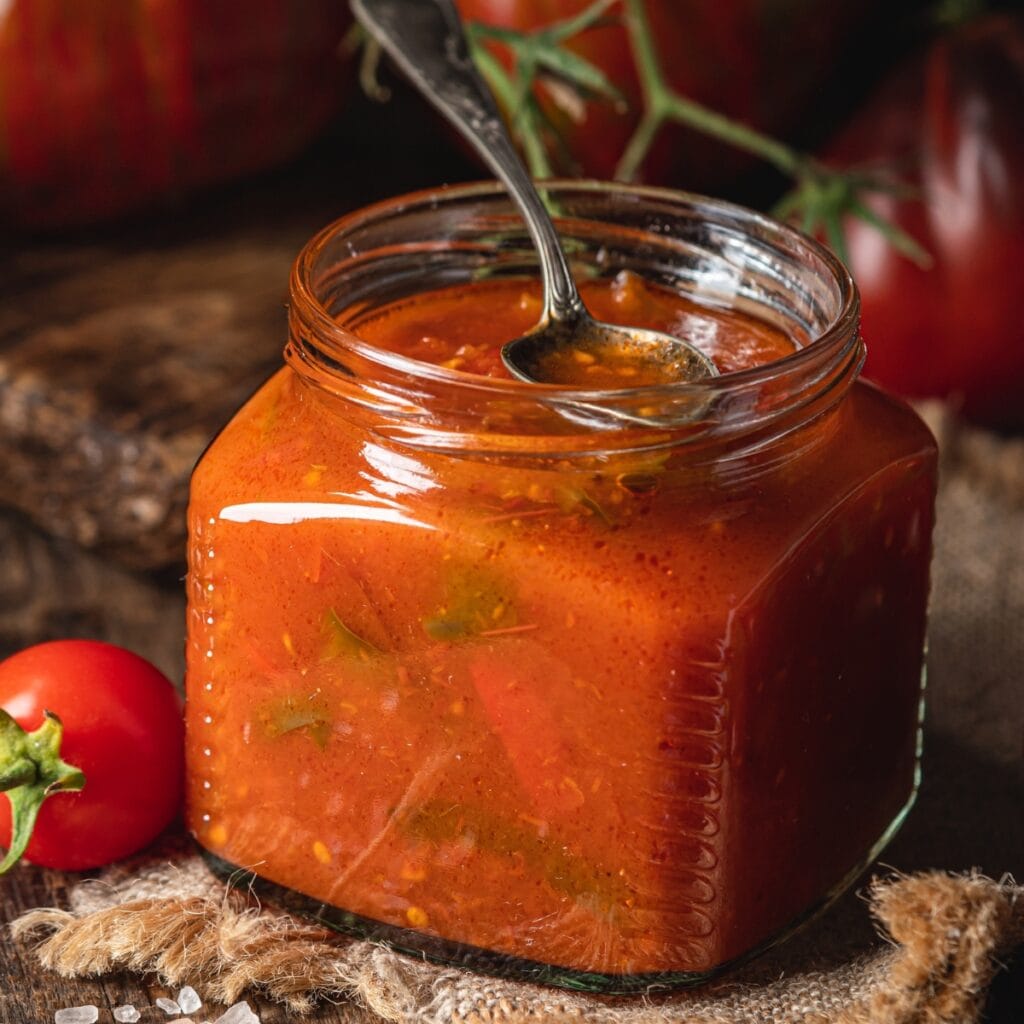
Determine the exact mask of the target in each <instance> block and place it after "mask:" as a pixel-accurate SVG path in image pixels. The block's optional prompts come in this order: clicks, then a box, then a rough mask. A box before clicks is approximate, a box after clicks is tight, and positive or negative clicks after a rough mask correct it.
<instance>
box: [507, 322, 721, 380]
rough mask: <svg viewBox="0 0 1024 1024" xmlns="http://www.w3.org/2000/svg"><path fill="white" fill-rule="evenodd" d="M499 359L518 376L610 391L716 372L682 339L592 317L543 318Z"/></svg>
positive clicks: (702, 356) (707, 360)
mask: <svg viewBox="0 0 1024 1024" xmlns="http://www.w3.org/2000/svg"><path fill="white" fill-rule="evenodd" d="M501 361H502V362H503V363H504V364H505V368H506V369H507V370H508V371H509V373H511V374H512V375H513V376H515V377H518V378H519V379H520V380H527V381H533V382H535V383H543V384H559V385H563V386H565V387H586V388H598V389H601V390H608V391H612V390H617V389H619V388H636V387H649V386H653V385H658V384H671V383H675V382H680V381H686V382H690V381H698V380H703V379H704V378H706V377H713V376H715V375H716V374H717V372H718V371H717V369H716V368H715V365H714V363H712V362H711V360H710V359H708V357H707V356H705V355H704V354H703V353H702V352H701V351H699V350H698V349H696V348H694V347H693V345H690V344H689V343H687V342H685V341H681V340H680V339H679V338H675V337H672V336H671V335H668V334H663V333H661V331H652V330H647V329H646V328H643V327H619V326H617V325H615V324H606V323H602V322H601V321H599V320H594V319H593V318H591V317H590V316H589V315H588V316H582V317H577V318H574V319H571V320H548V321H543V320H542V321H541V322H540V323H539V324H538V325H537V326H536V327H535V328H534V329H533V330H532V331H530V332H529V333H527V334H524V335H522V337H519V338H515V339H513V340H512V341H509V342H506V343H505V344H504V345H503V346H502V348H501Z"/></svg>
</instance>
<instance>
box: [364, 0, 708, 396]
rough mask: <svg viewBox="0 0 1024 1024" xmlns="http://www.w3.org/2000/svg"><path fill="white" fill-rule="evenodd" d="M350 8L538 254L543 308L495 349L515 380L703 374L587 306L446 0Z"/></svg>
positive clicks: (699, 364)
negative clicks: (464, 145)
mask: <svg viewBox="0 0 1024 1024" xmlns="http://www.w3.org/2000/svg"><path fill="white" fill-rule="evenodd" d="M352 10H353V12H354V13H355V15H356V17H357V18H358V19H359V20H360V22H362V24H363V26H364V27H365V28H366V29H367V31H368V32H370V34H371V35H372V36H373V37H374V38H375V39H377V40H378V42H380V44H381V46H382V47H383V48H384V49H385V50H386V51H387V53H388V54H389V55H390V56H391V57H392V58H393V59H394V61H395V62H396V63H397V64H398V66H399V67H400V68H401V69H402V71H403V72H404V73H405V74H406V75H407V76H408V77H409V78H410V79H411V80H412V82H413V84H414V85H415V86H416V87H417V88H418V89H419V90H420V92H422V93H423V95H424V96H426V97H427V99H429V100H430V101H431V102H432V103H433V104H434V106H436V107H437V108H438V110H440V111H441V113H442V114H444V115H445V117H447V118H448V120H449V121H451V122H452V124H454V125H455V127H456V128H458V129H459V130H460V131H461V132H462V134H463V135H464V136H465V137H466V138H467V139H468V140H469V141H470V142H471V143H472V144H473V146H474V147H475V149H476V150H477V152H478V153H479V154H480V155H481V156H482V157H483V159H484V161H485V162H486V163H487V165H488V166H489V167H490V168H491V170H493V171H494V173H495V174H496V175H497V177H498V178H499V179H501V181H502V183H503V184H504V185H505V187H506V188H507V189H508V191H509V194H510V195H511V197H512V199H513V201H514V202H515V203H516V205H517V206H518V207H519V210H520V211H521V213H522V215H523V217H524V219H525V220H526V226H527V228H528V229H529V232H530V236H531V238H532V239H533V243H534V245H535V246H536V248H537V254H538V256H539V258H540V270H541V279H542V281H543V285H544V309H543V312H542V314H541V318H540V322H539V323H538V324H537V326H536V327H534V328H533V330H531V331H530V332H529V333H528V334H524V335H523V336H522V337H521V338H516V339H515V340H513V341H510V342H507V343H506V344H505V345H504V346H503V347H502V350H501V358H502V360H503V361H504V363H505V366H506V367H507V368H508V370H509V372H510V373H512V374H513V375H514V376H516V377H519V378H520V379H521V380H527V381H533V382H539V383H544V384H564V385H579V383H580V381H581V380H583V381H586V386H587V387H601V388H623V387H639V386H644V385H653V384H669V383H679V382H689V381H698V380H703V379H704V378H705V377H713V376H716V375H717V373H718V370H717V369H716V368H715V364H714V363H713V362H712V361H711V360H710V359H709V358H708V357H707V356H706V355H704V353H703V352H701V351H700V350H699V349H697V348H695V347H694V346H693V345H691V344H690V343H689V342H686V341H682V340H681V339H679V338H673V337H672V336H671V335H668V334H662V333H661V332H660V331H651V330H647V329H645V328H640V327H617V326H614V325H612V324H605V323H600V322H598V321H597V320H595V319H594V318H593V317H592V316H591V315H590V313H588V312H587V308H586V306H584V305H583V300H582V299H581V298H580V295H579V291H578V290H577V288H576V283H575V281H574V280H573V277H572V274H571V272H570V270H569V263H568V260H567V259H566V257H565V252H564V250H563V249H562V245H561V243H560V242H559V240H558V233H557V232H556V231H555V226H554V224H553V223H552V221H551V218H550V217H549V216H548V212H547V210H546V209H545V208H544V203H543V202H542V200H541V198H540V196H539V195H538V194H537V190H536V189H535V188H534V186H533V182H532V181H531V179H530V176H529V174H528V173H527V171H526V168H525V167H524V166H523V164H522V162H521V161H520V159H519V156H518V154H517V153H516V150H515V147H514V146H513V145H512V141H511V140H510V139H509V137H508V133H507V132H506V131H505V126H504V124H503V123H502V120H501V117H500V115H499V114H498V108H497V105H496V104H495V102H494V98H493V96H492V95H491V92H490V90H489V89H488V88H487V85H486V84H485V83H484V81H483V79H482V78H481V77H480V74H479V73H478V72H477V70H476V68H475V66H474V65H473V61H472V59H471V58H470V56H469V48H468V46H467V44H466V37H465V34H464V33H463V30H462V23H461V21H460V19H459V15H458V12H457V11H456V9H455V5H454V3H452V0H352Z"/></svg>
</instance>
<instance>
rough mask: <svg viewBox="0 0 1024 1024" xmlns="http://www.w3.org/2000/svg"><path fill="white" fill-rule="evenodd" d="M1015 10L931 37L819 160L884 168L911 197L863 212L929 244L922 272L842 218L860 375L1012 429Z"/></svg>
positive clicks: (1023, 57) (1021, 141)
mask: <svg viewBox="0 0 1024 1024" xmlns="http://www.w3.org/2000/svg"><path fill="white" fill-rule="evenodd" d="M1022 110H1024V18H1021V17H1015V16H1009V15H1000V16H992V17H989V18H985V19H982V20H980V21H977V22H973V23H970V24H968V25H965V26H964V27H962V28H961V29H958V30H956V31H954V32H952V33H950V34H948V35H946V36H943V37H941V38H940V39H938V40H937V41H936V42H935V43H934V44H933V45H932V46H931V48H930V49H929V50H928V52H927V53H925V54H923V55H922V56H920V57H918V58H915V59H913V60H912V61H911V62H910V63H908V64H907V65H906V66H905V67H903V68H901V69H899V70H898V71H897V72H896V73H895V75H894V77H892V78H891V79H890V80H889V81H888V82H886V83H885V84H884V85H883V86H882V88H881V91H880V92H879V93H878V94H877V95H876V96H875V97H874V98H873V99H872V100H871V101H870V102H869V104H868V105H867V107H866V108H865V109H864V110H863V111H862V112H861V113H860V114H859V115H858V116H857V118H856V119H855V120H854V122H853V123H852V124H851V125H850V126H849V127H848V129H847V130H846V131H844V133H843V134H842V135H841V136H840V138H839V139H838V140H837V141H836V143H835V144H834V146H833V148H832V149H831V150H830V153H829V156H830V157H831V158H834V159H836V160H837V161H840V162H842V163H844V164H851V163H858V164H864V165H865V166H869V167H873V168H875V169H876V170H879V171H881V172H883V173H884V172H889V173H891V174H892V176H894V177H896V178H899V179H901V180H903V181H906V182H908V183H909V184H911V185H913V186H916V187H917V189H918V190H919V194H918V196H916V197H914V196H896V195H877V196H875V197H874V198H873V199H872V201H871V205H872V207H873V209H874V210H875V211H876V212H877V213H878V214H880V215H881V216H882V217H884V218H885V219H887V220H889V221H892V222H895V223H897V224H899V225H900V226H901V227H902V228H903V229H904V230H905V231H907V232H908V233H909V234H911V235H913V236H914V237H915V238H916V239H917V240H918V241H919V242H920V243H921V244H922V245H923V246H924V248H925V249H927V250H928V251H929V253H930V254H931V256H932V257H933V260H934V265H933V266H932V267H930V268H928V269H923V268H921V267H919V266H916V265H915V264H913V263H911V262H910V261H909V260H908V259H906V258H904V257H903V256H901V255H899V254H898V253H897V252H896V251H895V250H894V249H893V248H892V247H891V246H889V245H888V244H887V243H886V242H885V240H884V239H883V238H882V236H881V235H880V234H879V233H878V232H877V231H876V230H875V229H874V228H872V227H870V226H868V225H866V224H865V223H864V222H862V221H859V220H851V221H850V222H849V223H848V224H847V225H846V236H847V244H848V247H849V253H850V263H851V269H852V271H853V275H854V277H855V278H856V280H857V284H858V285H859V287H860V292H861V300H862V303H863V325H864V328H863V329H864V338H865V340H866V342H867V346H868V358H867V364H866V367H865V373H866V374H867V375H868V376H869V377H873V378H874V379H875V380H877V381H878V382H879V383H880V384H883V385H884V386H885V387H887V388H889V389H890V390H893V391H896V392H898V393H900V394H903V395H908V396H918V397H925V396H936V397H943V398H948V399H950V400H951V401H953V402H954V403H956V404H958V405H959V406H960V407H961V408H962V410H963V411H964V413H966V414H967V415H968V416H970V417H972V418H974V419H976V420H978V421H981V422H985V423H989V424H992V425H997V426H1018V427H1019V426H1021V425H1024V296H1022V293H1021V267H1022V266H1024V130H1022V126H1021V111H1022Z"/></svg>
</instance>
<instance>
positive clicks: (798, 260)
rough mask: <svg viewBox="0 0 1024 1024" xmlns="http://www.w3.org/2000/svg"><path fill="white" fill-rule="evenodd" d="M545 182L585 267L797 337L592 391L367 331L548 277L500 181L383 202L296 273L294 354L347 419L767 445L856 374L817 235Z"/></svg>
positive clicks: (724, 207)
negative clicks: (370, 337) (448, 361)
mask: <svg viewBox="0 0 1024 1024" xmlns="http://www.w3.org/2000/svg"><path fill="white" fill-rule="evenodd" d="M545 192H546V194H547V197H548V201H549V203H550V205H551V206H552V208H553V210H554V212H555V215H556V222H557V225H558V228H559V232H560V234H561V235H562V237H563V239H564V240H565V243H566V248H567V250H568V253H569V257H570V260H571V262H572V263H573V267H574V271H575V272H576V273H577V274H578V275H579V276H580V277H582V278H586V277H594V276H614V275H615V274H616V273H619V272H621V271H622V270H630V271H632V272H635V273H637V274H639V275H640V276H642V277H643V278H644V279H645V280H648V281H650V282H652V283H654V284H658V285H662V286H666V287H669V288H671V289H673V290H676V291H678V292H679V293H680V294H682V295H685V296H686V297H688V298H691V299H693V300H695V301H696V302H698V303H699V304H701V305H706V306H717V307H724V308H728V309H731V310H735V311H738V312H741V313H745V314H747V315H750V316H751V317H754V318H756V319H759V320H762V321H766V322H767V323H769V324H771V325H773V326H776V327H779V328H781V329H782V330H783V331H785V332H786V333H787V334H789V335H790V336H791V337H792V338H793V339H794V341H795V343H796V344H797V346H798V347H797V350H796V351H794V352H793V354H792V355H790V356H787V357H786V358H784V359H781V360H778V361H776V362H772V363H768V364H766V365H763V366H758V367H755V368H752V369H747V370H741V371H737V372H733V373H728V374H724V375H722V376H720V377H717V378H714V379H711V380H706V381H701V382H699V383H689V384H664V385H658V386H653V387H644V388H625V389H619V390H608V391H596V390H592V389H580V388H565V387H558V386H550V385H535V384H527V383H524V382H521V381H516V380H504V379H495V378H489V377H480V376H476V375H473V374H467V373H464V372H461V371H459V370H457V369H449V368H445V367H443V366H438V365H435V364H431V363H426V362H422V361H420V360H416V359H412V358H409V357H408V356H404V355H401V354H398V353H396V352H392V351H388V350H385V349H382V348H378V347H376V346H374V345H371V344H369V343H368V342H366V341H365V340H363V339H362V338H360V336H359V324H360V323H361V322H365V320H366V318H367V317H369V316H371V315H372V314H373V313H374V311H375V310H379V309H380V308H381V307H383V306H385V305H387V304H390V303H392V302H396V301H399V300H401V299H405V298H408V297H409V296H413V295H417V294H422V293H424V292H429V291H433V290H436V289H439V288H444V287H449V286H452V285H458V284H465V283H468V282H472V281H477V280H481V279H483V278H494V277H515V276H519V277H534V278H535V277H536V276H537V264H536V258H535V254H534V252H533V247H532V244H531V242H530V239H529V236H528V235H527V233H526V230H525V226H524V225H523V223H522V220H521V219H520V217H519V215H518V213H517V212H516V211H515V210H514V208H513V207H512V204H511V202H510V201H509V200H508V198H507V196H506V194H505V192H504V190H503V189H502V188H501V187H500V186H498V185H497V184H495V183H485V184H477V185H466V186H456V187H452V188H442V189H437V190H433V191H426V192H420V193H415V194H413V195H409V196H402V197H398V198H396V199H391V200H387V201H385V202H382V203H379V204H377V205H375V206H371V207H368V208H366V209H363V210H360V211H357V212H355V213H352V214H350V215H348V216H347V217H344V218H342V219H341V220H339V221H337V222H335V223H334V224H332V225H330V226H328V227H327V228H325V229H324V230H323V231H321V232H320V234H318V235H317V236H316V237H315V238H314V239H313V240H312V241H311V242H310V243H309V244H308V245H307V246H306V248H305V249H304V250H303V251H302V252H301V253H300V255H299V258H298V260H297V261H296V264H295V268H294V270H293V274H292V282H291V293H292V304H291V315H290V320H291V331H290V338H289V344H288V348H287V350H286V357H287V359H288V362H289V363H290V365H291V366H292V367H293V368H294V369H295V370H297V371H298V372H299V374H300V375H301V376H302V377H303V378H304V379H305V380H306V381H307V382H309V383H310V384H312V385H314V386H315V387H317V388H318V389H320V390H321V391H324V392H326V393H328V394H329V395H332V396H334V397H335V398H337V399H339V400H340V402H341V404H342V405H343V406H344V407H345V409H344V412H343V414H344V415H350V416H356V417H359V418H361V419H362V420H363V421H366V420H367V419H370V420H373V421H375V422H374V423H373V429H374V430H375V432H377V433H378V434H382V435H384V436H387V437H390V438H392V439H394V440H396V441H401V442H403V443H406V444H412V445H415V446H417V447H427V448H438V449H444V450H451V451H467V450H472V451H477V452H492V453H495V454H501V453H506V454H507V453H512V452H523V451H525V450H526V449H530V450H532V451H534V452H536V453H538V454H545V455H548V456H550V455H551V454H552V453H559V454H564V455H570V454H573V453H576V452H593V451H595V450H601V449H602V448H614V449H615V450H618V451H621V450H623V449H630V450H650V449H651V448H660V447H667V446H676V445H680V444H688V445H690V444H699V443H707V442H711V441H715V442H718V441H721V440H722V439H724V438H736V437H742V438H744V444H745V445H746V444H751V443H761V442H762V441H763V440H765V438H767V437H769V436H772V435H773V434H778V433H780V432H788V431H790V430H792V429H793V428H794V427H795V426H797V425H799V424H800V423H802V422H806V421H807V419H808V418H811V417H814V416H817V415H820V414H821V412H822V411H823V410H824V409H826V408H830V407H831V406H832V405H834V404H835V402H836V401H838V398H839V397H841V395H842V393H843V392H844V391H845V389H846V387H847V386H848V385H849V383H850V382H851V381H852V380H853V378H854V377H855V376H856V373H857V371H858V369H859V366H860V363H861V361H862V357H863V347H862V344H861V342H860V339H859V337H858V335H857V317H858V299H857V293H856V288H855V286H854V284H853V282H852V280H851V279H850V276H849V274H848V273H847V271H846V269H845V268H844V267H843V266H842V264H841V263H840V262H839V261H838V260H837V259H836V258H835V257H834V256H832V254H831V253H829V252H828V250H826V249H825V248H824V247H823V246H821V245H819V244H818V243H817V242H815V241H814V240H812V239H810V238H807V237H806V236H804V235H802V234H801V233H800V232H798V231H796V230H795V229H792V228H790V227H787V226H785V225H782V224H779V223H777V222H775V221H772V220H771V219H770V218H767V217H765V216H763V215H761V214H758V213H756V212H753V211H750V210H746V209H743V208H742V207H738V206H734V205H731V204H727V203H722V202H718V201H715V200H709V199H704V198H701V197H696V196H690V195H686V194H683V193H678V192H672V191H669V190H665V189H656V188H647V187H632V186H623V185H617V184H608V183H602V182H579V181H571V182H551V183H547V184H546V185H545ZM641 412H643V413H644V416H641V417H640V419H641V421H642V422H638V416H639V414H640V413H641ZM524 439H528V440H527V441H526V442H525V443H524Z"/></svg>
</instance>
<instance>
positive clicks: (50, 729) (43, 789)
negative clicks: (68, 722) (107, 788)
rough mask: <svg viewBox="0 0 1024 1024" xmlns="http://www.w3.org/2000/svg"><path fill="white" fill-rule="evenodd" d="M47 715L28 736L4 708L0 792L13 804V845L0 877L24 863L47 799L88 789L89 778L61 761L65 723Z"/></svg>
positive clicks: (0, 723)
mask: <svg viewBox="0 0 1024 1024" xmlns="http://www.w3.org/2000/svg"><path fill="white" fill-rule="evenodd" d="M43 714H44V717H43V724H42V725H41V726H39V728H38V729H36V730H34V731H33V732H26V731H25V730H24V729H23V728H22V727H21V726H20V725H19V724H18V723H17V722H16V721H15V720H14V719H13V718H12V717H11V716H10V715H9V714H8V713H7V712H6V711H4V710H3V709H2V708H0V791H2V792H6V793H7V798H8V800H10V802H11V841H10V845H9V846H8V849H7V854H6V856H5V857H4V858H3V860H2V861H0V875H2V874H4V873H5V872H7V871H9V870H10V869H11V868H12V867H13V866H14V865H15V864H16V863H17V862H18V861H19V860H20V859H21V856H22V854H23V853H24V852H25V848H26V847H27V846H28V843H29V840H30V839H31V838H32V830H33V829H34V828H35V824H36V818H37V816H38V815H39V808H40V807H42V805H43V802H44V801H45V800H46V798H47V797H49V796H52V795H53V794H54V793H72V792H78V791H79V790H81V789H83V788H84V787H85V775H84V774H83V773H82V772H81V771H80V770H79V769H78V768H76V767H75V766H74V765H72V764H68V763H67V762H66V761H64V760H62V759H61V756H60V745H61V740H62V739H63V738H64V725H63V723H62V722H61V720H60V719H59V718H58V717H57V716H56V715H55V714H53V712H52V711H46V712H44V713H43Z"/></svg>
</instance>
